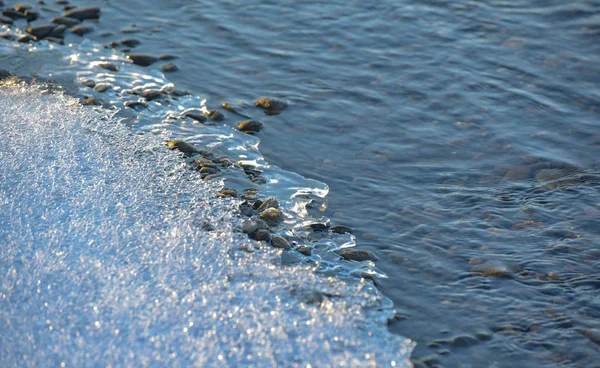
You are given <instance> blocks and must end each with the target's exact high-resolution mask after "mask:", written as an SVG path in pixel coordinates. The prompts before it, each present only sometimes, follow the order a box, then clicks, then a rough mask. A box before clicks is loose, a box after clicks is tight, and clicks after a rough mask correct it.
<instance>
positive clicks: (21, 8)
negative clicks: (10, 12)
mask: <svg viewBox="0 0 600 368" xmlns="http://www.w3.org/2000/svg"><path fill="white" fill-rule="evenodd" d="M31 8H33V5H31V4H27V3H20V4H17V5H15V7H14V9H15V10H16V11H18V12H20V13H25V11H26V10H29V9H31Z"/></svg>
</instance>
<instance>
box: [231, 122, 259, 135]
mask: <svg viewBox="0 0 600 368" xmlns="http://www.w3.org/2000/svg"><path fill="white" fill-rule="evenodd" d="M262 125H263V124H262V123H261V122H260V121H258V120H244V121H240V122H239V123H238V125H237V128H238V130H241V131H242V132H244V133H255V132H258V131H260V129H261V128H262Z"/></svg>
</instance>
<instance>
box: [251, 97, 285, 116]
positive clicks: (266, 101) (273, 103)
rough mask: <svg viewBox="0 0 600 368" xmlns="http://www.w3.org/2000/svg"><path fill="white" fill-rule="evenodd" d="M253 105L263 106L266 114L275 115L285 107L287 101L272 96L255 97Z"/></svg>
mask: <svg viewBox="0 0 600 368" xmlns="http://www.w3.org/2000/svg"><path fill="white" fill-rule="evenodd" d="M254 105H255V106H257V107H261V108H263V109H264V110H265V114H267V115H277V114H279V113H280V112H281V111H283V110H284V109H285V108H286V107H287V102H285V101H284V100H280V99H277V98H274V97H262V98H259V99H256V100H255V101H254Z"/></svg>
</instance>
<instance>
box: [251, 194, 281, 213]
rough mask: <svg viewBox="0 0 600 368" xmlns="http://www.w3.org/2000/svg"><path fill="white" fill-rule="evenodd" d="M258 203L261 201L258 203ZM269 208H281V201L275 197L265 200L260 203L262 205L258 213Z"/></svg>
mask: <svg viewBox="0 0 600 368" xmlns="http://www.w3.org/2000/svg"><path fill="white" fill-rule="evenodd" d="M256 202H257V203H258V202H259V201H256ZM267 208H279V201H278V200H277V198H275V197H269V198H267V199H265V200H264V201H262V202H260V204H259V205H258V208H257V210H258V212H262V211H264V210H266V209H267Z"/></svg>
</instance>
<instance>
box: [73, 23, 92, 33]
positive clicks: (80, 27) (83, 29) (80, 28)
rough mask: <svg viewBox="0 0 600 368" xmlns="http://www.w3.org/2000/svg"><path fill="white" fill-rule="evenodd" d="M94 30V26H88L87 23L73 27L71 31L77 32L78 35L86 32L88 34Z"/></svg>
mask: <svg viewBox="0 0 600 368" xmlns="http://www.w3.org/2000/svg"><path fill="white" fill-rule="evenodd" d="M93 30H94V27H91V26H86V25H85V24H80V25H77V26H75V27H73V28H71V32H73V33H75V34H76V35H78V36H83V35H84V34H88V33H90V32H92V31H93Z"/></svg>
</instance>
